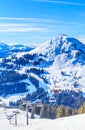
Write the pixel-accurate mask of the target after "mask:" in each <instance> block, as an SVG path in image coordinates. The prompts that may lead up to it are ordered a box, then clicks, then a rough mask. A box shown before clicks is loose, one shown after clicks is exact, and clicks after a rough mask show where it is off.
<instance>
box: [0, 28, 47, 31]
mask: <svg viewBox="0 0 85 130" xmlns="http://www.w3.org/2000/svg"><path fill="white" fill-rule="evenodd" d="M30 31H38V32H47V31H48V30H47V29H44V28H5V29H0V32H30Z"/></svg>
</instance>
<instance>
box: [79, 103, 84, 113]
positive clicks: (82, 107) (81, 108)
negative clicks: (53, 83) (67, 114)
mask: <svg viewBox="0 0 85 130" xmlns="http://www.w3.org/2000/svg"><path fill="white" fill-rule="evenodd" d="M78 113H79V114H82V113H85V102H84V103H83V105H82V106H81V107H80V108H79V110H78Z"/></svg>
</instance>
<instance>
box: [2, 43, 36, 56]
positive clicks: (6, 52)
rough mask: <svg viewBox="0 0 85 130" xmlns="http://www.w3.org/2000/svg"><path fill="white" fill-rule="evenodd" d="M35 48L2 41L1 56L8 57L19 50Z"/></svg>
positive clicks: (24, 50)
mask: <svg viewBox="0 0 85 130" xmlns="http://www.w3.org/2000/svg"><path fill="white" fill-rule="evenodd" d="M32 49H34V47H29V46H27V45H7V44H5V43H0V58H6V57H8V56H10V55H15V54H16V53H17V52H26V51H30V50H32Z"/></svg>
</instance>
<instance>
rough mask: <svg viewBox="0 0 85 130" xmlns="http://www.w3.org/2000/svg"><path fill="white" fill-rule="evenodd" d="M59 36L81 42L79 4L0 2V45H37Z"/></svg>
mask: <svg viewBox="0 0 85 130" xmlns="http://www.w3.org/2000/svg"><path fill="white" fill-rule="evenodd" d="M59 34H67V35H69V36H72V37H76V38H80V39H81V40H82V41H84V40H85V2H84V1H81V0H62V1H61V0H58V1H57V0H0V42H4V43H7V44H17V43H18V44H31V45H32V44H35V45H36V44H40V43H43V42H45V41H46V40H49V39H52V38H54V37H56V36H58V35H59Z"/></svg>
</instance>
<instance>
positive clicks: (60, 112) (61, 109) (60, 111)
mask: <svg viewBox="0 0 85 130" xmlns="http://www.w3.org/2000/svg"><path fill="white" fill-rule="evenodd" d="M64 116H65V107H64V106H60V107H59V108H58V112H57V118H59V117H64Z"/></svg>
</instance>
